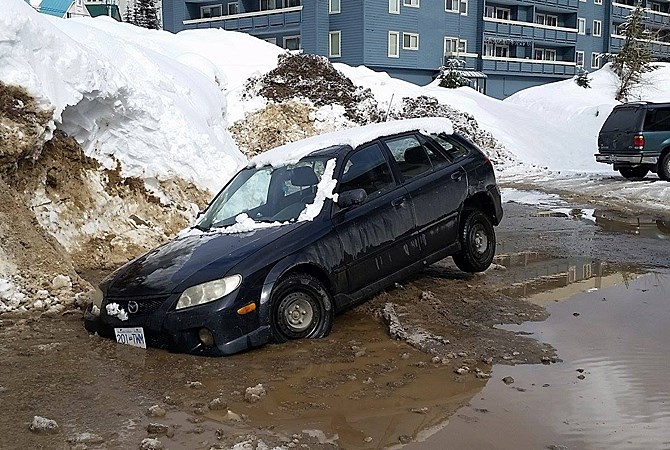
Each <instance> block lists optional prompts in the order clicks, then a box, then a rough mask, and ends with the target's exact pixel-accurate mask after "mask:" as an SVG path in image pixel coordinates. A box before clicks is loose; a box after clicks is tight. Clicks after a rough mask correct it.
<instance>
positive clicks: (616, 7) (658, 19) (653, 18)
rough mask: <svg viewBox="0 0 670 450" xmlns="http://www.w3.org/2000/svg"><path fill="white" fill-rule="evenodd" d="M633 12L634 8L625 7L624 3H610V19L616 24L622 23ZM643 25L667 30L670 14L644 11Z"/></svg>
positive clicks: (669, 26) (669, 23)
mask: <svg viewBox="0 0 670 450" xmlns="http://www.w3.org/2000/svg"><path fill="white" fill-rule="evenodd" d="M633 11H635V6H631V5H627V4H625V3H612V17H613V18H614V20H615V21H616V22H624V21H626V19H627V18H628V16H630V15H631V13H632V12H633ZM644 15H645V21H644V23H645V24H646V25H648V26H649V27H650V28H652V29H659V28H663V29H668V28H670V12H661V11H652V10H650V9H646V10H645V11H644Z"/></svg>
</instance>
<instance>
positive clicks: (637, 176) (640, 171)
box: [619, 166, 649, 180]
mask: <svg viewBox="0 0 670 450" xmlns="http://www.w3.org/2000/svg"><path fill="white" fill-rule="evenodd" d="M619 173H620V174H621V176H623V177H624V178H626V179H628V180H641V179H643V178H644V177H645V176H646V175H647V174H648V173H649V169H647V168H646V167H639V166H638V167H621V168H619Z"/></svg>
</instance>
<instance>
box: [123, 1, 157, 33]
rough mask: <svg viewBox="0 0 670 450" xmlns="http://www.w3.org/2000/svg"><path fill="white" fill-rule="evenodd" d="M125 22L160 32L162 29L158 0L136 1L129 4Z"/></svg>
mask: <svg viewBox="0 0 670 450" xmlns="http://www.w3.org/2000/svg"><path fill="white" fill-rule="evenodd" d="M125 21H126V22H128V23H132V24H133V25H137V26H138V27H143V28H149V29H150V30H159V29H160V28H161V25H160V20H159V19H158V11H157V8H156V0H134V1H132V2H129V3H128V7H127V8H126V17H125Z"/></svg>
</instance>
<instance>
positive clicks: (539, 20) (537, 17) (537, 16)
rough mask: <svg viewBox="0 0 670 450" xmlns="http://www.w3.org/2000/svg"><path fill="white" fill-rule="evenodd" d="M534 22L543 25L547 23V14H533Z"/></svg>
mask: <svg viewBox="0 0 670 450" xmlns="http://www.w3.org/2000/svg"><path fill="white" fill-rule="evenodd" d="M535 23H539V24H540V25H544V24H545V23H547V16H545V15H544V14H535Z"/></svg>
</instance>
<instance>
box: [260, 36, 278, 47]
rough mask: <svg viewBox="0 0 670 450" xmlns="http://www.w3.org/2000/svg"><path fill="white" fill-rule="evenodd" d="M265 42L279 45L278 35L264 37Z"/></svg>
mask: <svg viewBox="0 0 670 450" xmlns="http://www.w3.org/2000/svg"><path fill="white" fill-rule="evenodd" d="M263 40H264V41H265V42H269V43H270V44H274V45H277V38H276V37H271V38H265V39H263Z"/></svg>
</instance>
